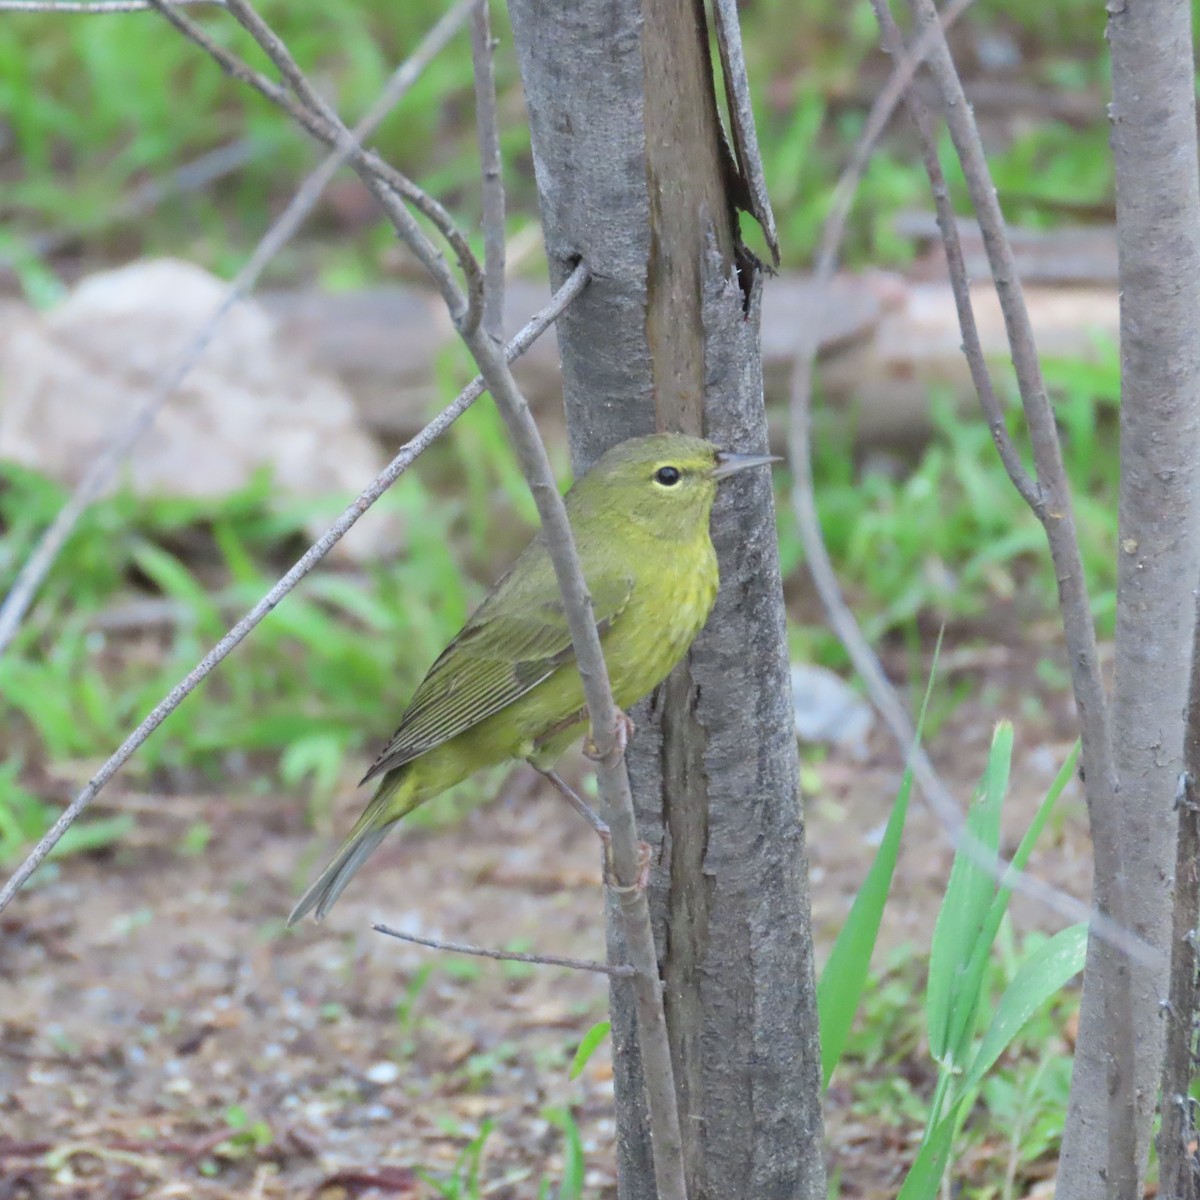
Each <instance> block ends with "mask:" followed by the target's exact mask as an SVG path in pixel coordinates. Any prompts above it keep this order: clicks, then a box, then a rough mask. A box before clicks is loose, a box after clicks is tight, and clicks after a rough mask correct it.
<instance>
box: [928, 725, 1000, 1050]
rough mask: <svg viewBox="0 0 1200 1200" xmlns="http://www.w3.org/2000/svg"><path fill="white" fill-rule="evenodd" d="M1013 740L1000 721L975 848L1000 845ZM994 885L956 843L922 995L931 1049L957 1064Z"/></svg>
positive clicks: (974, 810)
mask: <svg viewBox="0 0 1200 1200" xmlns="http://www.w3.org/2000/svg"><path fill="white" fill-rule="evenodd" d="M1012 744H1013V728H1012V725H1011V724H1010V723H1009V722H1008V721H1001V722H999V724H997V726H996V731H995V733H994V734H993V736H992V746H991V750H990V752H989V753H988V761H987V766H986V767H985V768H984V773H983V778H982V779H981V780H980V783H979V787H978V788H977V789H976V792H975V798H974V800H973V801H972V804H971V809H970V811H969V812H968V814H967V821H966V827H965V832H966V835H967V837H968V838H969V839H971V840H972V841H973V843H974V845H975V847H976V848H982V849H984V850H988V851H991V852H992V853H996V852H997V851H998V849H999V846H1000V809H1001V805H1002V804H1003V801H1004V793H1005V792H1006V791H1007V789H1008V773H1009V764H1010V763H1011V760H1012ZM995 890H996V889H995V883H994V882H993V880H992V876H991V874H990V873H989V872H988V871H986V870H985V869H984V868H983V867H982V866H979V865H977V864H976V862H975V861H974V859H973V858H972V857H971V853H970V852H969V850H968V849H967V848H965V847H962V846H960V847H959V849H958V851H957V853H956V854H955V855H954V865H953V866H952V867H951V868H950V882H949V883H948V884H947V887H946V895H945V897H944V899H943V900H942V907H941V910H940V911H939V912H938V918H937V922H936V924H935V925H934V930H933V942H932V945H931V946H930V951H929V988H928V992H927V994H926V998H925V1013H926V1018H927V1021H928V1028H929V1050H930V1053H931V1054H932V1055H933V1057H934V1059H935V1060H936V1061H937V1062H939V1063H945V1064H946V1065H948V1066H954V1065H956V1064H957V1062H958V1060H959V1058H960V1057H961V1054H962V1052H963V1050H964V1049H965V1046H964V1039H965V1038H969V1037H970V1033H971V1024H972V1022H973V1021H974V1016H975V1012H976V1009H977V1005H978V998H979V989H980V986H981V983H982V980H981V979H980V978H974V977H971V976H969V975H968V970H969V968H970V966H971V963H972V958H973V956H974V953H975V949H976V947H977V946H978V945H979V938H980V935H981V933H982V931H983V926H984V922H985V921H986V919H987V914H988V910H989V908H990V907H991V903H992V897H993V895H994V893H995Z"/></svg>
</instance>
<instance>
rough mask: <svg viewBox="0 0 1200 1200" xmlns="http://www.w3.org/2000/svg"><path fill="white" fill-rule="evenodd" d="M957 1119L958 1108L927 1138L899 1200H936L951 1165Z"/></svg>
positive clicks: (928, 1134) (927, 1134)
mask: <svg viewBox="0 0 1200 1200" xmlns="http://www.w3.org/2000/svg"><path fill="white" fill-rule="evenodd" d="M957 1115H958V1109H957V1106H956V1107H955V1108H953V1109H951V1111H950V1112H948V1113H947V1114H946V1115H945V1117H943V1118H942V1120H940V1121H939V1122H938V1123H937V1124H936V1125H935V1126H934V1127H933V1128H932V1129H931V1130H929V1131H928V1132H927V1133H926V1135H925V1140H924V1141H923V1142H922V1143H921V1148H920V1150H918V1151H917V1157H916V1158H915V1159H914V1160H913V1165H912V1166H911V1167H909V1169H908V1174H907V1175H905V1177H904V1184H903V1186H902V1187H901V1188H900V1192H899V1194H898V1195H897V1196H896V1200H937V1194H938V1190H939V1189H940V1188H941V1186H942V1176H943V1175H945V1173H946V1164H947V1163H948V1162H949V1161H950V1147H951V1145H952V1144H953V1142H954V1127H955V1123H956V1117H957Z"/></svg>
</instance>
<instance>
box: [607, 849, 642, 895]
mask: <svg viewBox="0 0 1200 1200" xmlns="http://www.w3.org/2000/svg"><path fill="white" fill-rule="evenodd" d="M653 858H654V851H653V849H652V848H651V846H650V843H649V842H638V844H637V875H635V876H634V880H633V882H632V883H630V884H623V883H620V882H618V880H617V872H616V869H615V866H614V863H613V856H612V843H611V841H605V843H604V883H605V885H606V886H607V887H608V888H609V889H610V890H611V891H614V892H616V893H617V894H618V895H621V896H631V895H637V894H638V893H639V892H644V891H645V890H646V888H647V887H649V885H650V863H651V861H652V860H653Z"/></svg>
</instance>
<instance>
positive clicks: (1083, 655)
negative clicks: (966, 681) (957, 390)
mask: <svg viewBox="0 0 1200 1200" xmlns="http://www.w3.org/2000/svg"><path fill="white" fill-rule="evenodd" d="M908 4H909V9H910V11H911V12H912V15H913V19H914V22H915V27H916V30H917V34H918V36H923V35H924V33H925V31H929V32H930V33H931V34H932V35H933V39H934V40H933V46H932V48H931V50H930V52H929V54H928V56H927V60H926V61H927V64H928V66H929V70H930V74H931V75H932V76H933V79H934V82H935V83H936V84H937V88H938V91H939V93H940V94H941V99H942V111H943V115H944V117H945V120H946V124H947V127H948V129H949V131H950V137H951V140H952V141H953V143H954V147H955V150H956V152H957V155H958V158H959V162H960V163H961V165H962V169H963V176H964V178H965V180H966V184H967V191H968V194H969V195H970V198H971V204H972V207H973V208H974V210H975V215H976V217H977V219H978V221H979V226H980V232H981V234H982V236H983V242H984V250H985V252H986V254H987V258H988V264H989V266H990V267H991V272H992V279H993V282H994V284H995V287H996V294H997V296H998V298H999V301H1000V308H1001V312H1002V313H1003V316H1004V324H1005V330H1006V332H1007V335H1008V341H1009V347H1010V350H1011V353H1012V361H1013V368H1014V371H1015V373H1016V378H1017V387H1018V390H1019V392H1020V396H1021V405H1022V409H1023V411H1024V414H1025V421H1026V425H1027V426H1028V429H1029V436H1030V443H1031V448H1032V452H1033V461H1034V468H1035V470H1036V473H1037V500H1038V502H1037V503H1032V504H1031V508H1032V509H1033V511H1034V513H1035V514H1036V516H1037V517H1038V519H1039V520H1040V521H1041V523H1042V527H1043V529H1044V530H1045V532H1046V541H1047V543H1048V545H1049V549H1050V557H1051V560H1052V562H1053V564H1054V573H1055V577H1056V579H1057V582H1058V600H1059V610H1060V612H1061V614H1062V622H1063V633H1064V637H1065V641H1066V647H1067V658H1068V662H1069V665H1070V671H1071V682H1072V688H1073V691H1074V694H1075V705H1076V709H1077V711H1078V713H1079V723H1080V731H1081V738H1082V743H1083V768H1084V774H1085V780H1086V782H1085V794H1086V799H1087V807H1088V820H1089V825H1090V828H1091V833H1092V845H1093V852H1094V859H1095V872H1094V894H1095V901H1096V907H1097V908H1098V909H1099V911H1100V912H1101V913H1103V914H1104V915H1106V916H1107V917H1109V918H1110V919H1111V920H1112V921H1113V922H1115V924H1117V925H1118V926H1121V927H1123V928H1126V929H1128V927H1129V923H1130V922H1129V914H1130V907H1129V900H1128V884H1127V882H1126V878H1125V870H1124V862H1123V855H1122V852H1121V838H1122V832H1121V815H1120V809H1119V806H1118V796H1119V792H1120V780H1119V778H1118V774H1117V765H1116V756H1115V754H1114V748H1113V739H1112V719H1111V712H1110V708H1109V704H1108V700H1107V697H1106V695H1105V693H1104V688H1103V684H1102V682H1101V678H1100V668H1099V660H1098V655H1097V650H1096V631H1095V626H1094V623H1093V621H1092V614H1091V607H1090V603H1089V598H1088V592H1087V582H1086V579H1085V577H1084V573H1083V561H1082V557H1081V554H1080V550H1079V541H1078V538H1077V537H1076V534H1075V520H1074V512H1073V507H1072V501H1071V493H1070V487H1069V485H1068V481H1067V477H1066V471H1065V469H1064V467H1063V462H1062V452H1061V447H1060V445H1059V441H1058V430H1057V426H1056V424H1055V420H1054V413H1053V410H1052V408H1051V406H1050V401H1049V398H1048V396H1047V394H1046V385H1045V381H1044V379H1043V378H1042V373H1041V364H1040V363H1039V361H1038V356H1037V347H1036V344H1035V340H1034V336H1033V328H1032V325H1031V323H1030V320H1029V312H1028V309H1027V307H1026V304H1025V299H1024V294H1023V291H1022V287H1021V281H1020V277H1019V275H1018V273H1017V268H1016V260H1015V257H1014V255H1013V250H1012V246H1011V244H1010V242H1009V239H1008V235H1007V232H1006V230H1005V224H1004V216H1003V213H1002V212H1001V210H1000V201H999V198H998V196H997V193H996V188H995V186H994V184H993V183H992V179H991V173H990V171H989V169H988V165H987V158H986V156H985V154H984V150H983V143H982V141H981V139H980V137H979V130H978V129H977V127H976V125H975V117H974V114H973V112H972V111H971V107H970V105H969V104H968V103H967V99H966V96H965V94H964V92H963V87H962V81H961V80H960V78H959V76H958V72H957V70H956V69H955V66H954V60H953V56H952V55H951V53H950V47H949V44H948V43H947V41H946V38H945V35H944V33H943V32H942V29H941V23H940V21H939V20H938V14H937V10H936V8H935V7H934V5H933V2H932V0H908ZM872 5H873V7H874V8H875V10H876V13H877V16H878V17H879V21H880V25H881V28H882V29H883V32H884V42H885V45H886V46H887V48H888V49H889V51H891V52H892V53H893V54H898V53H899V52H901V51H902V49H903V39H902V37H901V35H900V33H899V30H898V29H897V28H896V25H895V22H894V21H893V20H892V16H891V13H890V11H889V10H888V9H887V5H886V3H885V2H884V0H872ZM920 107H921V106H920V105H919V102H918V101H917V100H916V99H915V98H911V99H910V108H912V109H913V110H914V115H916V112H917V111H918V110H919V109H920ZM919 129H920V127H919ZM920 132H921V135H922V140H923V141H927V142H928V143H929V145H931V146H932V145H933V143H932V138H931V136H929V131H928V129H927V128H925V129H920ZM929 157H930V156H929V155H928V154H927V155H926V158H927V161H928V159H929ZM931 182H932V183H933V184H934V189H935V195H936V194H937V191H938V183H937V181H936V180H935V179H934V178H933V176H932V174H931ZM942 186H943V187H944V183H943V185H942ZM939 224H940V225H942V232H943V239H944V241H945V242H946V246H947V253H948V258H949V256H950V251H951V241H952V239H951V237H950V235H949V233H948V230H949V229H950V228H952V227H953V222H952V221H950V222H947V221H945V220H944V219H943V217H942V212H941V209H940V208H939ZM950 269H951V273H952V275H958V276H959V277H960V279H961V280H962V282H963V283H964V284H965V268H963V266H962V263H961V258H960V261H959V262H958V263H955V262H954V261H950ZM965 342H966V339H965V338H964V343H965ZM965 348H967V349H968V350H969V349H970V348H969V347H965ZM975 373H976V371H975V369H974V368H973V371H972V374H973V375H974V374H975ZM981 395H982V394H981ZM989 419H990V418H989ZM1006 466H1007V463H1006ZM1022 494H1023V495H1024V493H1022ZM1026 499H1027V500H1028V497H1026ZM1093 930H1094V931H1095V932H1096V933H1097V935H1098V936H1099V930H1098V929H1096V926H1095V924H1093ZM1106 942H1107V939H1106V938H1101V939H1100V941H1098V942H1097V943H1095V945H1096V946H1097V947H1098V948H1097V950H1096V954H1095V956H1094V957H1092V956H1091V955H1090V956H1089V966H1088V977H1090V976H1091V974H1092V972H1093V970H1094V971H1095V972H1096V975H1097V982H1098V983H1099V984H1100V987H1101V990H1102V992H1103V1002H1102V1007H1103V1010H1104V1012H1105V1014H1106V1015H1105V1022H1106V1024H1105V1028H1106V1033H1105V1038H1106V1051H1107V1053H1106V1067H1105V1070H1106V1075H1107V1082H1106V1100H1105V1104H1106V1123H1107V1131H1106V1134H1107V1136H1106V1138H1105V1148H1106V1155H1107V1162H1106V1165H1105V1169H1104V1172H1103V1177H1104V1178H1105V1180H1106V1183H1105V1187H1106V1188H1107V1191H1108V1194H1109V1195H1110V1196H1121V1197H1124V1196H1131V1195H1133V1194H1134V1193H1135V1192H1136V1191H1137V1189H1138V1173H1139V1171H1138V1121H1137V1112H1138V1108H1137V1099H1136V1087H1137V1082H1136V1081H1137V1078H1138V1072H1137V1051H1136V1046H1135V1033H1134V994H1133V984H1132V980H1131V974H1132V972H1131V969H1130V964H1129V963H1128V962H1127V961H1125V960H1124V958H1123V957H1122V956H1121V955H1119V954H1117V953H1115V952H1114V951H1113V949H1112V948H1111V947H1109V946H1108V945H1106V944H1105V943H1106ZM1159 957H1160V958H1161V955H1159ZM1085 987H1086V983H1085ZM1073 1099H1074V1097H1073Z"/></svg>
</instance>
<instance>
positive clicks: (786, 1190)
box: [509, 0, 825, 1200]
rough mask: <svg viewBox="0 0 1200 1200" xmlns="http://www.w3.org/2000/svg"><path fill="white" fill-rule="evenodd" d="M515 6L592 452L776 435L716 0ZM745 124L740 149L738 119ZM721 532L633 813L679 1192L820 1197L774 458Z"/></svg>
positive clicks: (635, 1104) (660, 700) (616, 1023)
mask: <svg viewBox="0 0 1200 1200" xmlns="http://www.w3.org/2000/svg"><path fill="white" fill-rule="evenodd" d="M509 6H510V11H511V15H512V25H513V32H514V36H515V39H516V45H517V52H518V56H519V59H520V65H521V75H522V79H523V83H524V88H525V96H526V102H527V105H528V109H529V119H530V126H531V130H532V135H533V150H534V161H535V166H536V170H537V182H538V192H539V196H540V200H541V210H542V220H543V225H544V230H545V238H546V248H547V255H548V258H549V261H550V273H551V279H552V283H553V284H557V283H558V282H559V281H560V280H561V279H563V278H564V277H565V276H566V274H567V273H568V272H569V270H570V268H571V265H572V264H573V263H574V261H575V260H576V259H577V258H578V257H579V256H582V257H583V258H585V259H586V260H587V262H588V264H589V265H590V267H591V269H592V273H593V282H592V283H591V285H590V286H589V287H588V289H587V291H586V292H585V293H584V295H583V296H582V297H581V298H580V300H579V301H578V302H577V303H576V304H574V305H573V306H572V307H571V308H570V309H569V310H568V312H567V313H566V315H565V316H564V318H563V319H562V321H561V322H560V324H559V328H558V334H559V345H560V348H561V352H562V358H563V380H564V389H565V398H566V408H567V418H568V425H569V429H570V434H571V445H572V451H573V456H574V461H575V466H576V469H577V470H582V469H583V468H585V467H586V466H587V465H588V464H589V463H591V462H592V461H594V460H595V459H596V458H597V457H598V456H599V454H600V453H602V452H603V450H604V449H606V448H607V447H608V446H610V445H612V444H613V443H614V442H617V441H620V440H622V439H624V438H627V437H632V436H635V435H637V434H641V433H646V432H649V431H650V430H652V429H654V428H656V427H657V428H667V429H678V430H682V431H684V432H692V433H704V434H705V435H706V436H709V437H711V438H712V439H713V440H714V441H716V442H718V443H719V444H722V445H724V446H726V447H727V448H729V449H736V450H743V451H756V450H762V449H764V448H765V446H766V422H765V415H764V411H763V404H762V370H761V359H760V347H759V310H760V294H761V278H760V274H759V268H758V264H757V263H756V262H755V261H754V260H753V259H752V258H751V256H749V255H747V254H746V253H745V252H744V251H743V249H742V247H741V243H740V238H739V236H738V225H737V216H736V213H735V211H734V198H733V195H732V194H731V192H732V191H734V190H736V192H737V194H738V196H741V197H745V196H746V195H747V194H748V192H749V191H751V190H752V189H750V188H748V187H747V186H746V185H745V181H744V180H743V179H742V178H741V177H740V176H739V170H738V167H737V166H736V165H735V164H734V161H733V155H732V153H731V152H730V150H729V149H728V148H727V147H726V144H725V142H724V139H723V137H722V133H721V127H720V121H719V117H718V114H717V102H716V96H715V91H714V84H713V66H712V63H711V61H710V56H709V49H708V47H709V38H708V30H707V25H706V21H705V16H704V10H703V6H702V4H701V3H700V2H699V0H575V2H573V3H571V4H569V5H562V4H559V3H551V2H550V0H510V5H509ZM731 61H733V62H735V63H736V57H735V58H734V59H733V60H731ZM733 69H736V67H734V68H733ZM735 146H736V147H737V149H738V152H739V154H742V155H744V154H745V153H746V152H747V148H746V141H745V138H744V137H742V136H737V137H735ZM750 152H751V153H752V150H751V151H750ZM713 539H714V542H715V543H716V546H717V552H718V557H719V559H720V564H721V591H720V595H719V597H718V600H717V607H716V611H715V612H714V614H713V618H712V620H711V621H710V622H709V624H708V627H707V629H706V630H705V632H704V633H703V634H701V636H700V638H699V639H698V640H697V642H696V644H695V646H694V647H693V649H692V652H691V654H690V655H689V657H688V660H687V662H686V663H684V664H682V665H681V666H680V667H679V668H678V669H677V671H676V672H675V674H674V675H673V676H672V677H671V679H670V680H669V681H668V682H667V684H665V685H664V686H663V687H662V688H661V689H660V690H659V691H658V692H657V693H656V695H655V696H654V697H652V698H651V699H650V700H649V701H648V702H646V703H645V704H643V705H642V706H641V711H639V712H635V714H634V719H635V721H636V722H637V725H638V734H637V736H636V737H635V739H634V740H633V743H632V745H631V747H630V751H629V766H630V774H631V777H632V780H633V784H634V794H635V800H636V803H637V807H638V823H639V833H640V836H641V837H643V838H644V839H645V840H646V841H648V842H649V843H651V845H652V846H653V848H654V851H655V855H654V871H653V875H652V879H651V885H650V886H651V906H652V912H653V914H654V919H655V927H656V942H657V945H658V953H659V963H660V968H661V972H662V977H663V982H664V988H665V997H666V1007H667V1020H668V1025H669V1027H670V1034H671V1043H672V1056H673V1061H674V1068H675V1076H676V1081H677V1088H678V1092H679V1099H680V1120H681V1124H682V1126H683V1135H684V1155H685V1167H686V1172H687V1180H688V1194H689V1196H690V1197H691V1200H704V1198H708V1200H726V1198H728V1197H734V1196H753V1197H755V1200H771V1198H775V1197H778V1198H781V1200H782V1198H788V1200H792V1198H804V1200H824V1196H825V1174H824V1146H823V1131H822V1122H821V1110H820V1069H819V1052H818V1043H817V1030H816V1015H815V1013H816V1005H815V993H814V987H813V968H812V946H811V938H810V931H809V910H808V893H807V883H806V862H805V856H804V827H803V822H802V817H801V812H800V807H799V797H798V770H797V757H796V746H795V735H794V729H793V718H792V709H791V698H790V686H789V676H788V661H787V652H786V645H787V643H786V636H785V627H784V610H783V598H782V588H781V581H780V573H779V563H778V556H777V547H776V541H775V528H774V507H773V502H772V496H771V490H770V486H769V483H768V480H767V478H766V475H765V473H764V474H762V475H759V476H757V477H756V478H745V479H743V480H742V481H740V482H738V483H737V484H734V485H731V486H729V487H727V488H725V489H723V490H722V494H721V496H720V497H719V499H718V503H717V508H716V510H715V512H714V515H713ZM609 929H610V935H609V936H610V953H613V954H617V955H619V954H620V953H621V947H620V945H619V944H618V943H619V929H618V927H617V926H616V924H615V923H614V922H610V924H609ZM612 1008H613V1044H614V1053H615V1060H616V1062H615V1069H616V1088H617V1129H618V1143H619V1150H618V1154H619V1166H620V1173H621V1196H622V1198H623V1200H652V1197H653V1195H654V1188H653V1172H652V1170H651V1168H650V1154H649V1144H648V1134H647V1130H646V1125H645V1119H644V1102H643V1099H642V1081H641V1073H640V1064H639V1062H638V1057H637V1044H636V1038H635V1036H634V1027H633V1010H632V1006H631V1003H630V997H629V995H628V994H627V988H626V985H625V984H624V983H623V982H622V981H617V982H616V983H615V984H614V987H613V991H612Z"/></svg>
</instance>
